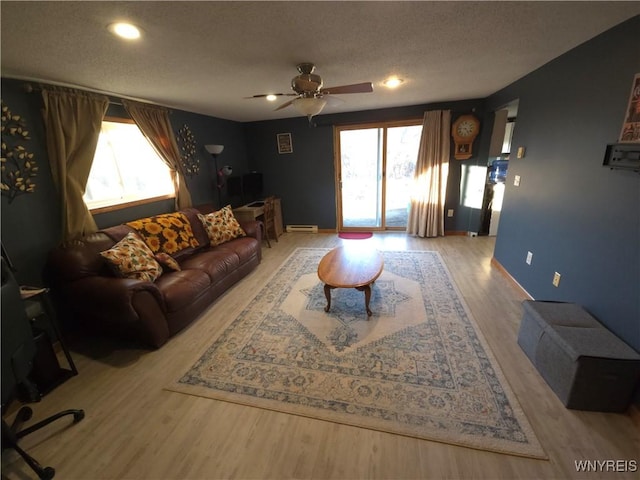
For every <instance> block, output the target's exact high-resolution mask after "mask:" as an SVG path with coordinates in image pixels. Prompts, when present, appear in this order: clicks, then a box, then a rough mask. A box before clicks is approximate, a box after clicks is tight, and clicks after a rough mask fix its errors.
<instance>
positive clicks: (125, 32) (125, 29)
mask: <svg viewBox="0 0 640 480" xmlns="http://www.w3.org/2000/svg"><path fill="white" fill-rule="evenodd" d="M109 31H110V32H111V33H113V34H114V35H117V36H118V37H120V38H124V39H127V40H136V39H137V38H140V35H141V33H140V29H139V28H138V27H136V26H135V25H133V24H131V23H123V22H118V23H112V24H111V25H109Z"/></svg>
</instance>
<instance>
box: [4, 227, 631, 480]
mask: <svg viewBox="0 0 640 480" xmlns="http://www.w3.org/2000/svg"><path fill="white" fill-rule="evenodd" d="M355 241H368V242H375V243H376V244H377V245H378V246H379V248H380V249H383V250H405V249H406V250H436V251H439V252H440V253H441V255H442V256H443V258H444V261H445V263H446V265H447V266H448V268H449V270H450V271H451V273H452V275H453V277H454V279H455V281H456V283H457V285H458V287H459V289H460V291H461V292H462V295H463V296H464V299H465V301H466V303H467V305H468V306H469V308H470V310H471V312H472V314H473V316H474V318H475V320H476V321H477V323H478V325H479V327H480V329H481V330H482V333H483V334H484V336H485V337H486V339H487V341H488V343H489V345H490V347H491V349H492V350H493V353H494V354H495V357H496V359H497V360H498V362H499V364H500V366H501V368H502V370H503V372H504V374H505V376H506V378H507V379H508V381H509V383H510V385H511V387H512V389H513V390H514V392H515V394H516V396H517V397H518V400H519V401H520V403H521V405H522V407H523V409H524V411H525V413H526V414H527V416H528V418H529V420H530V422H531V424H532V426H533V429H534V431H535V432H536V434H537V436H538V438H539V440H540V442H541V444H542V446H543V447H544V448H545V450H546V452H547V454H548V456H549V460H534V459H528V458H521V457H516V456H510V455H501V454H496V453H490V452H485V451H480V450H473V449H469V448H462V447H456V446H451V445H446V444H442V443H436V442H429V441H425V440H418V439H415V438H410V437H404V436H399V435H393V434H388V433H382V432H377V431H372V430H366V429H361V428H356V427H351V426H345V425H339V424H334V423H330V422H325V421H321V420H314V419H309V418H304V417H298V416H295V415H288V414H283V413H278V412H273V411H268V410H261V409H258V408H251V407H246V406H241V405H236V404H233V403H225V402H220V401H215V400H209V399H205V398H199V397H193V396H188V395H183V394H179V393H174V392H169V391H166V390H163V387H165V386H166V385H167V384H169V383H170V381H171V380H173V379H175V378H178V377H179V376H180V375H181V374H182V373H184V372H185V371H186V370H187V369H188V367H190V366H191V364H192V363H193V362H194V361H195V360H196V359H197V358H198V357H199V354H200V353H201V352H202V351H203V350H204V349H205V348H206V347H207V346H208V345H209V344H211V343H212V340H213V339H214V338H215V337H216V335H218V334H219V333H220V332H221V330H222V329H223V328H224V327H225V325H226V324H228V323H229V322H230V321H231V320H233V318H235V316H236V315H237V314H238V313H239V312H240V311H241V309H242V307H243V305H244V303H245V302H247V301H248V300H249V299H250V298H251V297H252V295H253V293H254V292H256V291H257V290H258V288H260V287H261V286H262V285H263V284H264V283H265V281H267V279H268V278H269V277H270V276H271V275H272V274H273V272H274V271H275V270H276V269H277V267H278V266H279V265H280V263H281V262H282V261H284V260H285V259H286V258H287V257H288V255H289V254H291V253H292V252H293V250H294V249H295V248H297V247H334V246H337V245H339V244H341V243H343V242H355ZM493 246H494V241H493V239H491V238H488V237H478V238H468V237H446V238H438V239H417V238H411V237H407V236H406V235H404V234H398V233H388V234H375V235H374V237H373V239H370V240H341V239H339V238H337V236H336V235H334V234H316V235H314V234H304V233H287V234H284V235H283V236H282V237H281V238H280V241H279V242H278V243H275V242H272V247H273V248H271V249H269V248H266V245H265V248H264V249H263V252H264V259H263V262H262V263H261V265H260V266H259V267H258V268H257V269H256V270H255V271H254V272H253V273H252V274H250V275H249V276H248V277H247V278H245V279H244V280H242V281H241V283H239V284H238V285H237V286H236V287H234V288H233V289H232V290H230V291H229V292H227V293H226V294H225V295H224V296H223V297H222V298H220V299H219V300H218V301H217V302H216V303H215V304H214V305H213V306H212V307H211V308H210V309H209V310H208V311H206V312H205V313H204V314H203V315H202V316H201V317H200V318H199V319H198V320H197V321H196V322H195V323H193V324H192V325H191V326H190V327H189V328H187V329H186V330H185V331H183V332H181V333H180V334H179V335H178V336H176V337H174V338H173V339H171V340H170V341H169V343H168V344H166V345H165V346H163V347H162V348H161V349H160V350H157V351H148V350H143V349H139V348H131V347H126V346H123V345H122V344H118V343H113V342H110V341H97V340H95V339H93V340H88V339H81V340H78V339H72V341H70V343H72V352H73V356H74V359H75V361H76V364H77V366H78V369H79V371H80V374H79V375H78V376H77V377H74V378H72V379H71V380H69V381H67V382H66V383H64V384H63V385H61V386H60V387H58V388H57V389H55V390H54V391H53V392H51V393H50V394H49V395H47V396H46V397H45V398H44V399H43V400H42V402H40V403H38V404H34V405H33V407H34V411H35V414H34V419H33V421H37V420H39V419H42V418H44V417H45V416H48V415H50V414H53V413H55V412H57V411H59V410H63V409H67V408H83V409H84V410H85V411H86V418H85V419H84V420H83V421H82V422H80V423H78V424H77V425H72V426H70V425H69V422H68V421H60V422H59V423H57V424H52V425H50V426H49V427H47V428H45V429H44V430H41V431H39V432H36V433H34V434H32V435H31V436H28V437H25V438H24V439H23V440H22V441H21V445H22V447H23V448H25V449H26V450H27V451H29V452H30V453H31V454H33V455H34V456H35V457H36V458H37V459H38V460H39V461H40V463H41V464H43V465H50V466H53V467H54V468H55V469H56V471H57V475H56V478H59V479H62V480H75V479H78V480H80V479H82V480H86V479H180V480H181V479H226V478H237V479H288V478H314V479H361V478H363V479H364V478H367V479H374V478H384V479H409V478H421V479H426V478H433V479H440V478H452V479H457V478H460V479H463V478H464V479H467V478H474V479H524V478H527V479H551V478H558V479H560V478H563V479H564V478H588V479H595V478H616V479H622V478H635V479H637V478H638V473H637V472H627V473H607V474H605V473H593V472H592V473H577V472H576V468H575V461H576V460H608V459H615V460H636V461H638V460H639V457H640V432H639V431H638V429H637V427H636V426H635V425H634V424H633V422H632V420H631V418H630V417H629V416H627V415H622V414H604V413H594V412H580V411H573V410H567V409H565V408H564V407H563V405H562V404H561V402H560V401H559V400H558V399H557V398H556V397H555V395H554V394H553V392H552V391H551V390H550V389H549V387H548V386H547V385H546V384H545V383H544V381H543V380H542V379H541V378H540V376H539V375H538V374H537V372H536V371H535V369H534V368H533V367H532V365H531V364H530V363H529V361H528V359H527V358H526V356H525V355H524V353H523V352H522V351H521V350H520V347H519V346H518V345H517V343H516V337H517V331H518V327H519V323H520V317H521V314H522V312H521V306H520V302H521V301H522V300H523V299H524V298H525V297H524V296H523V294H522V292H520V291H518V290H517V289H516V288H515V287H514V286H513V284H512V283H511V282H510V281H509V280H507V279H506V278H505V277H504V275H503V274H502V273H500V272H499V271H498V270H497V269H496V268H495V267H492V266H491V263H490V260H491V256H492V253H493ZM9 417H11V415H9ZM2 475H3V478H7V479H20V480H22V479H26V478H34V477H33V474H32V473H31V471H30V470H29V469H28V468H27V467H26V466H25V465H24V463H23V462H22V460H21V459H20V458H19V457H18V456H17V455H16V454H14V453H13V452H5V453H3V456H2Z"/></svg>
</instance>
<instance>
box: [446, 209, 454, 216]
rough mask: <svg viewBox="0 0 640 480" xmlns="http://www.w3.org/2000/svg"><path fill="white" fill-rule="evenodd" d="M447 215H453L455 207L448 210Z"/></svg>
mask: <svg viewBox="0 0 640 480" xmlns="http://www.w3.org/2000/svg"><path fill="white" fill-rule="evenodd" d="M447 217H453V208H450V209H449V210H447Z"/></svg>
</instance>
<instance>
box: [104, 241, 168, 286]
mask: <svg viewBox="0 0 640 480" xmlns="http://www.w3.org/2000/svg"><path fill="white" fill-rule="evenodd" d="M100 255H101V256H102V257H103V258H104V259H105V260H106V261H107V262H108V263H109V265H110V266H111V267H112V268H113V270H114V272H115V273H116V274H117V275H119V276H121V277H125V278H136V279H138V280H144V281H147V282H153V281H155V280H156V279H157V278H158V277H159V276H160V275H161V274H162V267H161V266H160V264H159V263H158V262H157V261H156V259H155V258H154V256H153V252H151V250H150V249H149V247H148V246H147V244H146V243H145V242H143V241H142V239H141V238H140V237H138V235H136V234H135V233H133V232H132V233H129V234H127V235H126V236H125V237H124V238H123V239H122V240H120V241H119V242H118V243H116V244H115V245H114V246H113V247H111V248H110V249H109V250H105V251H104V252H100Z"/></svg>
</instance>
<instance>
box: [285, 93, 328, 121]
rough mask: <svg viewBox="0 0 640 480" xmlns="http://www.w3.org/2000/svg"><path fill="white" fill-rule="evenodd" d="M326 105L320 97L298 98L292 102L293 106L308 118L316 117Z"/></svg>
mask: <svg viewBox="0 0 640 480" xmlns="http://www.w3.org/2000/svg"><path fill="white" fill-rule="evenodd" d="M326 104H327V101H326V100H325V99H324V98H321V97H300V98H296V99H295V100H294V101H293V106H294V107H296V109H297V110H298V111H299V112H300V113H302V114H303V115H306V116H307V117H309V118H311V117H313V116H314V115H318V114H319V113H320V112H321V111H322V109H323V108H324V106H325V105H326Z"/></svg>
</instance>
